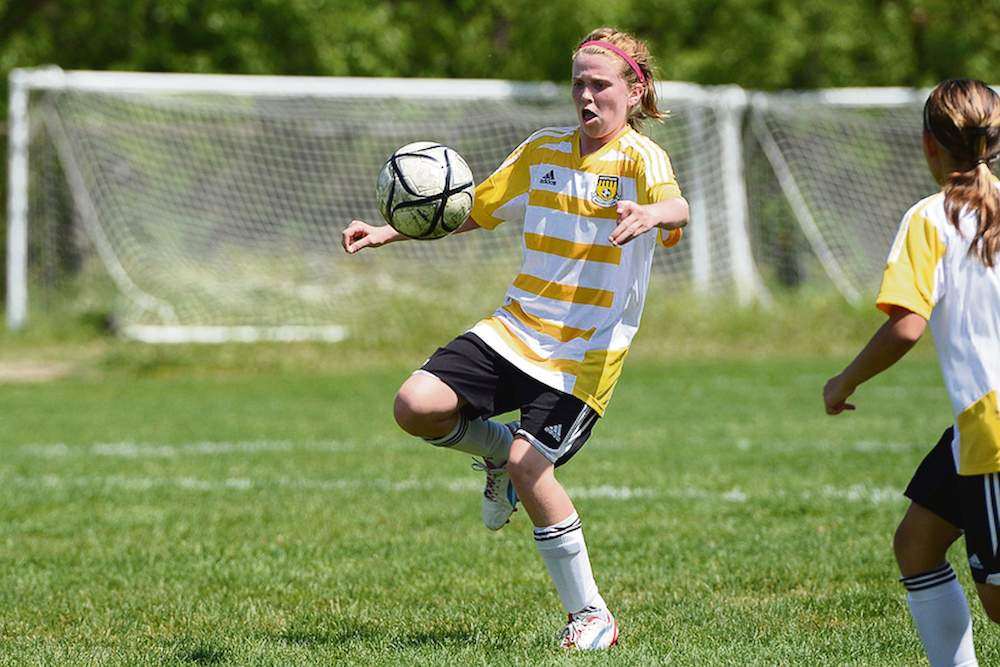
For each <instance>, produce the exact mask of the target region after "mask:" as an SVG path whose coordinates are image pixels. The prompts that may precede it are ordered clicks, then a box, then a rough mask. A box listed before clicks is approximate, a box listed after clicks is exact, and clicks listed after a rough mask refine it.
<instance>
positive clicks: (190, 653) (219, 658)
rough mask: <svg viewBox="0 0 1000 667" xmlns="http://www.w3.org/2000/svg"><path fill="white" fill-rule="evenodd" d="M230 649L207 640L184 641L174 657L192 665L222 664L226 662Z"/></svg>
mask: <svg viewBox="0 0 1000 667" xmlns="http://www.w3.org/2000/svg"><path fill="white" fill-rule="evenodd" d="M227 654H228V650H227V649H226V648H224V647H221V646H216V645H214V644H212V643H210V642H207V641H197V642H183V643H182V644H181V645H180V646H178V647H177V648H176V650H175V652H174V657H175V658H176V659H177V660H178V661H179V662H181V663H187V664H192V665H221V664H222V663H223V662H225V660H226V657H227Z"/></svg>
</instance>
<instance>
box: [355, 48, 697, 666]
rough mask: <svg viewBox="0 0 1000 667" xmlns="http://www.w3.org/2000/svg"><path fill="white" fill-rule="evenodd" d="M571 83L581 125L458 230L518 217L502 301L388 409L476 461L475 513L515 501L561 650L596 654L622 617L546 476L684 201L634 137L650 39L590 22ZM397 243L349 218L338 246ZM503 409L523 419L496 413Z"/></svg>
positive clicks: (600, 384)
mask: <svg viewBox="0 0 1000 667" xmlns="http://www.w3.org/2000/svg"><path fill="white" fill-rule="evenodd" d="M572 76H573V79H572V97H573V103H574V105H575V107H576V112H577V118H578V119H579V123H580V124H579V126H576V127H549V128H545V129H542V130H539V131H537V132H535V133H534V134H532V135H531V136H530V137H528V138H527V139H526V140H525V141H524V142H523V143H522V144H521V145H520V146H518V147H517V148H516V149H515V150H514V152H513V153H511V155H510V156H509V157H508V158H507V159H506V160H504V162H503V163H502V164H501V165H500V166H499V167H498V168H497V170H496V171H495V172H494V173H493V174H492V175H491V176H490V177H489V178H488V179H487V180H486V181H484V182H482V183H481V184H480V185H479V187H478V188H477V189H476V200H475V205H474V208H473V210H472V214H471V215H470V217H469V220H468V221H467V222H466V223H465V224H464V225H463V226H462V227H461V228H459V229H458V230H457V232H456V233H460V232H468V231H471V230H473V229H479V228H480V227H483V228H486V229H493V228H495V227H496V226H497V225H499V224H501V223H503V222H510V223H515V224H518V225H523V228H524V233H523V237H522V239H523V254H524V263H523V265H522V267H521V270H520V273H519V274H518V276H517V278H515V280H514V283H513V285H511V287H510V289H509V290H508V291H507V295H506V299H505V302H504V304H503V305H502V306H501V307H500V308H499V309H497V310H496V312H494V314H493V315H492V316H491V317H489V318H487V319H485V320H482V321H480V322H479V323H477V324H476V325H475V326H474V327H472V329H471V330H469V331H468V332H466V333H464V334H462V335H461V336H459V337H458V338H456V339H455V340H453V341H452V342H451V343H449V344H448V345H447V346H445V347H443V348H440V349H439V350H438V351H437V352H435V353H434V354H433V355H432V356H431V358H430V359H429V360H428V361H427V362H426V363H425V364H424V365H423V367H422V368H420V369H419V370H418V371H416V372H415V373H414V374H413V375H411V376H410V377H409V379H407V380H406V382H404V383H403V386H402V387H401V388H400V390H399V393H398V394H397V395H396V401H395V405H394V415H395V418H396V422H397V423H398V424H399V425H400V427H402V428H403V430H405V431H406V432H408V433H410V434H412V435H415V436H419V437H421V438H424V439H425V440H427V441H428V442H430V443H431V444H433V445H437V446H439V447H447V448H449V449H455V450H457V451H460V452H466V453H470V454H473V455H475V456H481V457H482V458H483V462H482V463H481V464H479V466H480V469H482V470H484V471H485V472H486V488H485V490H484V492H483V521H484V522H485V523H486V525H487V527H489V528H491V529H493V530H497V529H499V528H502V527H503V526H504V524H506V523H507V521H508V520H509V518H510V515H511V513H512V512H513V511H514V509H515V506H516V503H517V501H518V500H520V502H521V503H522V504H523V505H524V508H525V510H526V511H527V513H528V516H529V517H530V519H531V521H532V523H533V524H534V526H535V530H534V538H535V544H536V545H537V547H538V551H539V553H540V554H541V556H542V559H543V560H544V561H545V564H546V566H547V567H548V570H549V573H550V575H551V577H552V581H553V583H554V584H555V588H556V591H557V592H558V594H559V599H560V601H561V602H562V604H563V606H564V607H565V608H566V611H567V612H568V613H569V623H568V624H567V626H566V627H565V629H564V630H563V632H562V635H561V637H560V643H561V645H562V646H564V647H567V648H577V649H601V648H606V647H608V646H613V645H614V644H615V643H617V641H618V625H617V622H616V621H615V618H614V616H612V614H611V612H610V611H609V610H608V607H607V604H606V603H605V601H604V599H603V598H602V597H601V595H600V593H599V592H598V588H597V584H596V583H595V581H594V576H593V573H592V570H591V565H590V558H589V556H588V554H587V547H586V544H585V542H584V539H583V532H582V530H581V523H580V517H579V516H578V515H577V512H576V509H575V508H574V506H573V503H572V501H571V500H570V498H569V496H568V495H567V493H566V490H565V489H564V488H563V487H562V485H561V484H560V483H559V482H558V480H557V479H556V477H555V469H556V468H557V467H559V466H561V465H563V464H564V463H566V462H567V461H568V460H569V459H570V458H571V457H572V456H573V455H574V454H576V452H577V451H579V449H580V447H582V446H583V444H584V442H586V440H587V439H588V438H589V437H590V432H591V429H592V428H593V426H594V424H595V422H596V421H597V419H598V417H599V416H600V415H602V414H603V413H604V410H605V408H606V407H607V405H608V401H609V400H610V398H611V392H612V390H613V389H614V386H615V383H616V382H617V380H618V377H619V375H620V373H621V369H622V362H623V361H624V359H625V355H626V353H627V352H628V347H629V344H630V343H631V340H632V337H633V336H634V335H635V332H636V330H637V328H638V326H639V318H640V316H641V314H642V306H643V301H644V299H645V296H646V290H647V285H648V282H649V273H650V268H651V262H652V258H653V249H654V246H655V245H656V243H657V242H659V243H661V244H662V245H664V246H667V247H669V246H672V245H674V244H676V243H677V242H678V241H679V240H680V234H681V232H680V229H681V228H682V227H683V226H684V225H685V224H687V220H688V205H687V202H686V201H685V200H684V198H683V197H682V196H681V192H680V188H679V187H678V185H677V181H676V179H675V178H674V174H673V171H672V169H671V166H670V160H669V159H668V157H667V154H666V153H665V152H664V151H663V149H661V148H660V147H659V146H657V145H656V144H655V143H654V142H653V141H651V140H650V139H648V138H646V137H645V136H643V135H642V134H640V133H639V132H638V130H637V127H638V125H639V122H640V121H641V120H642V119H644V118H653V119H659V118H661V117H662V116H663V114H662V113H661V112H660V111H659V110H658V109H657V106H656V92H655V90H654V85H653V73H652V70H651V68H650V57H649V52H648V51H647V49H646V47H645V46H644V45H643V44H642V43H641V42H639V41H638V40H636V39H635V38H633V37H631V36H629V35H626V34H624V33H621V32H618V31H616V30H613V29H609V28H602V29H599V30H596V31H594V32H592V33H591V34H590V35H588V36H587V37H586V39H584V40H583V42H582V43H581V44H580V46H579V47H578V48H577V50H576V52H575V54H574V56H573V75H572ZM403 238H405V237H403V236H402V235H400V234H399V233H398V232H396V231H395V230H393V229H392V228H391V227H388V226H372V225H369V224H367V223H365V222H362V221H360V220H354V221H352V222H351V224H350V225H349V226H348V227H347V228H346V229H345V230H344V232H343V246H344V249H345V250H346V251H347V252H348V253H355V252H357V251H359V250H361V249H363V248H368V247H378V246H381V245H384V244H386V243H390V242H394V241H399V240H402V239H403ZM512 410H519V411H520V421H519V422H513V423H511V424H500V423H497V422H495V421H494V420H492V419H491V418H492V417H493V416H495V415H500V414H504V413H506V412H509V411H512Z"/></svg>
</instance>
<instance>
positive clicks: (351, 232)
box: [340, 220, 403, 255]
mask: <svg viewBox="0 0 1000 667" xmlns="http://www.w3.org/2000/svg"><path fill="white" fill-rule="evenodd" d="M401 238H403V235H402V234H400V233H399V232H397V231H396V230H395V229H393V228H392V227H390V226H389V225H382V226H379V227H376V226H375V225H369V224H368V223H367V222H364V221H363V220H352V221H351V224H349V225H348V226H347V228H346V229H345V230H344V231H343V233H342V234H341V239H340V243H341V245H342V246H344V250H345V251H347V253H348V254H349V255H353V254H354V253H356V252H357V251H359V250H361V249H362V248H378V247H379V246H383V245H385V244H386V243H390V242H391V241H398V240H399V239H401Z"/></svg>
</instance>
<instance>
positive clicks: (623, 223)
mask: <svg viewBox="0 0 1000 667" xmlns="http://www.w3.org/2000/svg"><path fill="white" fill-rule="evenodd" d="M617 212H618V224H617V226H616V227H615V229H614V231H613V232H611V236H609V237H608V240H609V241H611V243H612V245H616V246H622V245H625V244H626V243H628V242H629V241H631V240H632V239H634V238H636V237H637V236H639V235H640V234H645V233H646V232H648V231H649V230H650V229H652V228H653V227H656V225H657V223H658V222H659V220H656V219H655V218H654V217H653V216H652V215H651V214H650V211H649V207H648V206H640V205H639V204H637V203H635V202H634V201H628V200H627V199H623V200H622V201H620V202H618V209H617Z"/></svg>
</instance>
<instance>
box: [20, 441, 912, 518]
mask: <svg viewBox="0 0 1000 667" xmlns="http://www.w3.org/2000/svg"><path fill="white" fill-rule="evenodd" d="M397 442H398V444H397ZM772 444H773V443H772ZM735 445H736V447H737V448H738V449H746V448H750V447H751V446H752V445H751V444H750V443H749V442H747V441H743V440H741V441H738V442H736V443H735ZM365 446H368V445H365ZM378 446H379V448H382V449H385V448H386V447H393V448H395V447H399V448H403V447H410V446H412V443H410V442H408V441H403V440H400V441H392V442H388V443H379V445H378ZM848 447H850V448H852V449H855V450H859V451H874V450H886V449H888V450H895V449H896V448H899V447H902V446H901V445H899V444H896V443H878V442H858V443H855V444H854V445H849V446H848ZM361 448H362V443H354V442H340V441H335V440H331V441H315V442H305V443H301V442H296V443H293V442H286V441H266V440H262V441H247V442H194V443H188V444H182V445H159V444H151V443H134V442H118V443H97V444H94V445H91V446H70V445H65V444H51V445H42V444H32V445H22V446H19V447H12V448H6V451H5V452H4V455H3V457H2V458H6V459H8V460H9V459H10V458H12V457H11V455H14V457H17V456H20V457H22V458H42V459H61V458H74V457H79V458H108V459H114V458H122V459H170V458H179V457H196V456H210V455H220V454H241V453H267V452H274V453H283V452H291V451H328V452H337V451H356V450H359V449H361ZM0 460H2V459H0ZM0 484H3V485H9V486H11V487H17V488H22V489H27V488H47V489H56V488H64V489H71V488H90V489H93V488H111V489H124V490H130V491H142V490H149V489H170V488H174V489H180V490H186V491H194V492H205V491H211V492H216V491H223V492H227V491H228V492H246V491H252V490H266V489H268V488H290V489H305V490H319V491H331V492H336V491H351V490H360V489H374V490H378V491H381V492H392V493H402V492H407V491H414V490H421V491H436V492H441V491H447V492H450V493H460V494H465V493H470V492H476V491H478V490H479V489H481V488H482V480H481V479H480V478H479V476H478V475H468V476H465V477H463V478H461V479H457V478H456V479H452V480H447V481H441V480H428V479H408V480H398V479H396V480H393V479H387V478H362V477H355V478H338V479H292V478H289V477H281V478H278V479H252V478H249V477H230V478H225V479H209V478H203V477H195V476H180V477H178V476H163V477H150V476H127V475H122V474H114V475H106V476H102V475H91V476H65V475H59V474H55V473H46V474H43V475H40V476H37V477H32V476H23V475H18V476H11V477H5V476H3V475H0ZM567 492H568V493H569V495H570V496H571V497H572V498H575V499H584V498H602V499H604V498H606V499H611V500H630V499H636V498H661V499H670V498H679V499H691V498H694V499H703V500H707V501H715V500H718V501H722V502H727V503H745V502H754V501H761V502H764V501H768V500H773V499H774V498H775V497H777V498H788V499H789V500H794V499H798V500H805V501H808V500H813V499H819V498H827V499H837V500H840V501H843V502H848V503H868V504H884V503H893V504H895V503H902V502H903V496H902V490H901V489H899V488H896V487H876V486H871V485H867V484H856V485H852V486H848V487H837V486H833V485H826V486H822V487H818V488H816V489H813V490H806V491H801V492H796V493H786V492H785V491H779V492H778V493H777V494H766V495H763V494H757V493H754V492H747V491H744V490H742V489H741V488H740V487H739V486H736V487H733V488H731V489H728V490H719V489H704V488H698V487H695V486H690V485H686V486H681V487H670V486H665V487H662V488H642V487H639V488H635V487H630V486H611V485H603V486H596V487H579V486H578V487H568V488H567Z"/></svg>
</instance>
